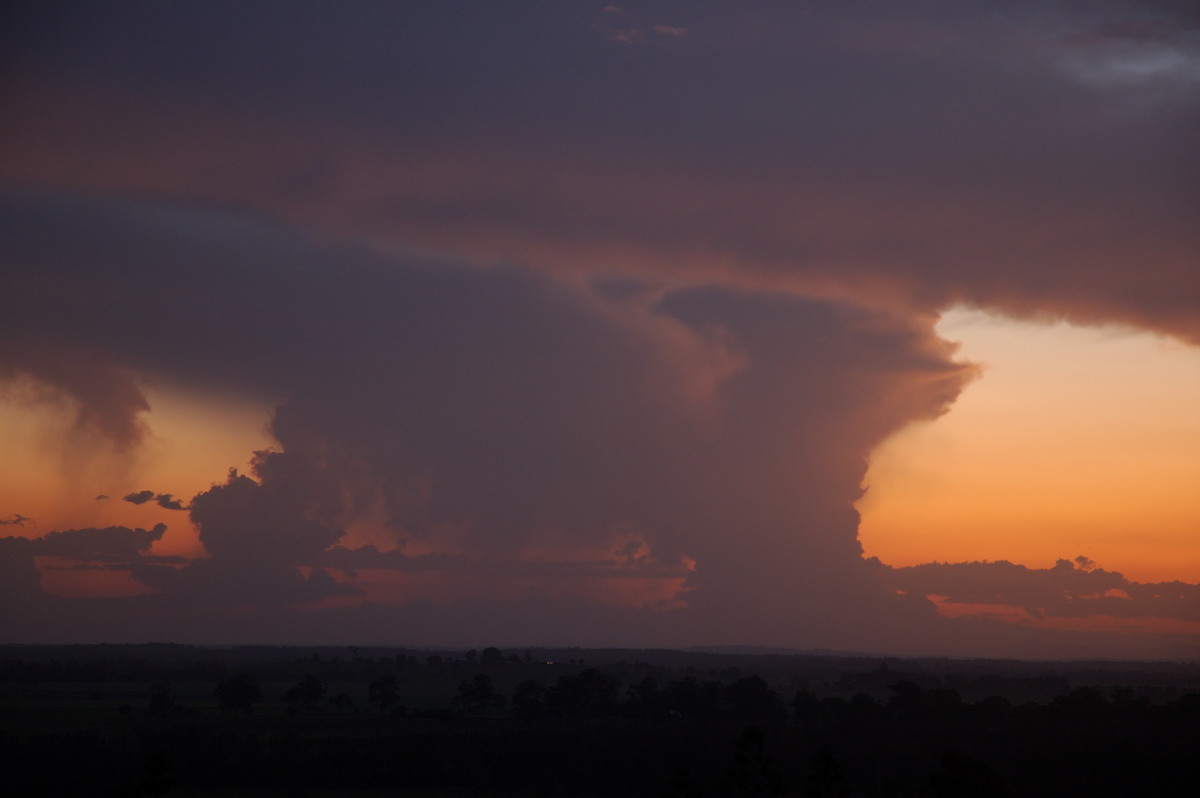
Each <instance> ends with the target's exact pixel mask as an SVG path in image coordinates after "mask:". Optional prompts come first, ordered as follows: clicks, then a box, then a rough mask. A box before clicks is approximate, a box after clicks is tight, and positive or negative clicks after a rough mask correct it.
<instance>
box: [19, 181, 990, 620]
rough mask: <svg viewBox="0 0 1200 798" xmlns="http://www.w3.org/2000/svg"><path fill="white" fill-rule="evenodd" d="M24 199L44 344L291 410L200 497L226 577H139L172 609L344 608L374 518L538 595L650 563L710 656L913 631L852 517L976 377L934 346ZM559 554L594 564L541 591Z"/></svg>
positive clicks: (195, 221)
mask: <svg viewBox="0 0 1200 798" xmlns="http://www.w3.org/2000/svg"><path fill="white" fill-rule="evenodd" d="M14 204H15V205H16V206H17V207H14V208H12V210H13V214H12V215H11V216H10V217H9V218H10V219H11V225H12V226H11V227H10V228H9V232H8V235H9V236H10V237H11V240H14V241H15V240H20V241H25V242H29V241H36V242H37V246H26V247H25V248H24V249H23V251H22V257H21V258H20V259H19V260H18V261H17V267H14V268H11V269H9V270H7V271H6V273H5V274H6V284H5V286H4V288H5V290H6V292H8V295H9V296H13V297H16V298H18V299H20V300H21V301H20V302H19V303H18V304H17V307H20V306H27V307H34V306H36V307H38V308H39V309H40V311H41V312H39V313H33V312H32V311H31V312H29V313H27V314H21V313H20V312H18V313H16V314H12V315H10V316H8V317H6V318H5V319H4V321H3V323H4V324H6V325H8V326H7V329H10V330H18V329H19V330H20V331H21V338H22V340H33V341H36V340H38V338H39V337H40V336H45V337H47V338H54V339H56V340H70V339H72V338H75V339H79V340H87V341H88V342H89V347H91V348H93V349H96V350H97V351H104V352H106V353H107V354H108V355H109V357H111V358H112V359H113V360H114V361H116V362H121V363H123V364H125V366H124V367H126V368H136V369H138V370H144V371H146V372H147V373H153V374H159V375H162V376H163V377H165V378H170V379H172V380H175V381H178V382H181V383H183V384H188V383H189V382H192V383H194V382H198V381H208V382H210V383H217V384H219V385H222V386H225V387H226V388H227V389H228V388H237V389H239V390H243V391H246V392H249V393H251V394H258V395H276V396H284V397H286V399H285V401H284V402H283V403H282V404H281V405H280V406H279V407H278V408H277V410H276V412H275V416H274V419H273V422H272V427H271V431H272V433H273V435H274V436H275V438H276V439H277V441H278V444H279V449H280V450H279V451H274V452H264V453H260V454H259V455H258V457H257V458H256V460H255V462H254V477H255V479H251V478H249V477H246V476H241V475H237V474H231V475H230V476H229V478H228V479H227V480H226V482H225V483H224V484H221V485H217V486H214V487H213V488H212V489H211V490H209V491H206V492H204V493H201V494H200V495H198V496H196V497H194V498H193V499H192V501H191V507H190V512H191V517H192V520H193V521H194V522H195V523H196V525H197V527H198V528H199V530H200V539H201V541H202V542H203V543H204V545H205V547H206V548H207V549H208V550H209V552H210V554H211V555H212V559H211V561H206V562H201V563H197V564H196V565H194V566H191V567H189V568H185V569H182V570H179V571H176V570H174V569H170V571H169V572H168V569H166V568H164V567H159V566H155V567H154V568H151V569H146V570H143V571H140V572H138V573H137V574H136V575H137V576H138V578H140V579H142V580H143V581H145V582H146V584H147V585H149V586H151V587H153V588H155V589H157V590H163V591H164V592H166V593H167V594H168V595H176V594H179V593H180V591H183V592H186V593H187V594H189V595H197V596H198V595H201V594H202V593H204V591H203V590H202V588H201V586H202V585H208V586H209V592H208V593H204V594H205V595H215V594H217V593H218V592H219V585H222V584H233V583H234V582H237V584H238V585H240V587H238V588H237V590H234V589H233V588H232V587H231V588H230V593H231V594H232V593H237V594H238V595H240V596H241V597H242V598H243V599H247V600H248V599H249V597H252V596H255V597H258V599H259V600H260V601H264V602H277V601H279V599H278V597H277V596H274V595H271V590H268V588H272V589H278V591H280V595H287V596H291V597H293V598H297V597H305V598H307V599H312V598H313V597H314V595H315V593H318V592H319V590H318V588H319V589H326V588H329V589H330V590H331V591H332V592H333V593H345V592H347V591H349V590H351V589H350V588H348V587H344V586H340V587H339V586H336V585H333V584H331V583H329V582H327V581H326V582H322V581H319V580H320V577H315V578H314V577H311V576H310V577H309V578H308V579H304V578H302V577H301V576H300V575H299V573H298V571H297V570H296V569H297V568H298V567H300V566H304V567H309V568H316V569H318V570H319V569H321V568H323V567H325V561H326V558H327V557H328V556H331V555H329V554H327V553H326V549H328V548H329V547H330V546H332V545H333V544H335V543H337V542H338V541H339V540H340V539H341V538H342V536H343V535H344V533H345V532H346V530H347V529H348V528H349V527H350V526H351V525H353V523H355V522H358V521H364V520H365V521H369V522H372V523H376V524H379V525H382V526H383V528H385V529H387V530H388V531H389V534H390V535H391V536H392V537H393V540H394V541H395V542H396V543H398V544H400V545H402V546H405V545H409V544H419V545H423V546H427V547H432V548H433V550H434V551H439V550H440V551H442V552H445V553H448V554H453V553H456V552H467V553H469V554H472V555H473V556H477V557H479V558H480V559H479V561H478V562H479V563H481V565H480V567H482V568H485V569H492V570H501V571H503V570H505V568H507V569H508V570H509V571H510V572H511V575H512V577H513V580H516V581H519V578H520V577H522V575H528V574H530V573H533V572H540V573H542V574H543V575H545V576H546V577H547V578H549V577H550V576H554V575H555V574H558V575H562V573H563V572H564V570H570V569H571V568H575V569H576V570H577V571H578V570H579V569H583V570H587V566H585V565H583V563H586V562H587V561H588V559H589V558H591V557H594V555H588V554H584V553H582V552H584V551H599V552H608V554H606V555H604V556H605V557H608V558H610V559H612V558H619V557H620V556H625V555H621V554H619V552H618V553H617V554H613V552H614V551H617V550H618V549H619V547H620V546H622V545H625V544H629V543H633V544H636V545H637V546H641V545H644V546H646V547H647V555H648V556H652V557H653V558H654V560H655V561H657V562H659V563H661V568H662V572H661V575H663V576H668V575H678V576H680V577H682V576H686V577H687V580H688V587H691V588H693V590H692V591H691V592H689V593H688V594H687V595H688V602H689V603H690V604H692V605H693V607H694V610H695V613H696V622H695V623H694V624H692V625H691V626H690V627H689V628H690V629H691V632H690V633H691V634H694V635H695V636H696V638H697V639H711V638H712V637H718V636H720V635H723V634H732V633H734V631H735V630H736V631H737V632H738V633H746V634H749V633H748V632H746V631H745V630H746V628H747V627H746V626H745V621H744V619H745V618H746V617H747V616H751V617H753V618H755V619H756V620H755V621H754V622H753V624H752V625H754V626H755V627H756V629H755V631H754V634H756V635H760V636H769V637H772V638H774V639H779V640H782V639H783V638H784V637H786V636H787V635H791V634H795V633H796V629H798V628H800V627H804V628H809V629H813V630H815V631H816V632H817V633H820V634H824V635H828V636H829V637H830V638H831V639H832V638H836V637H838V636H839V635H841V634H843V631H844V630H843V629H842V627H841V625H840V623H832V622H831V621H830V620H829V618H830V617H832V616H831V613H835V612H836V613H840V614H841V615H839V617H842V616H844V615H845V614H847V613H849V614H853V615H856V616H859V617H861V619H862V621H863V623H867V622H868V620H869V618H870V617H871V616H879V617H881V618H883V617H885V616H886V613H887V606H886V605H887V602H886V600H885V599H886V595H885V594H884V593H883V591H882V590H881V589H880V588H878V587H877V586H876V585H875V584H874V583H873V582H872V576H871V573H870V571H869V569H867V568H865V567H864V565H863V563H862V560H861V557H860V549H859V546H858V542H857V539H856V525H857V515H856V514H855V512H854V510H853V508H852V507H851V503H852V502H853V501H854V500H855V499H857V498H858V496H859V495H860V488H859V484H860V482H861V479H862V476H863V473H864V470H865V455H866V453H867V452H868V451H869V450H870V449H871V448H872V447H873V446H874V445H875V444H877V443H878V442H879V441H880V440H881V439H882V438H883V437H884V436H886V435H887V434H889V433H890V432H891V431H892V430H894V429H896V428H898V427H899V426H901V425H903V424H905V423H907V422H908V421H909V420H911V419H913V418H925V417H930V416H932V415H936V414H937V413H939V412H941V411H942V410H943V409H944V408H945V407H946V406H947V405H948V403H949V402H951V401H952V400H953V398H954V397H955V396H956V395H957V392H958V391H959V390H960V388H961V387H962V385H963V384H964V382H965V381H966V380H967V379H969V378H970V377H971V376H972V374H973V371H972V370H971V369H970V368H968V367H964V366H962V365H958V364H955V363H953V362H952V361H951V359H950V356H951V354H952V348H951V347H950V346H949V345H947V344H945V343H944V342H941V341H939V340H938V339H936V337H935V336H933V335H932V333H931V332H930V330H929V329H928V327H927V326H925V325H922V324H920V323H912V322H909V321H906V320H902V319H897V318H895V317H893V316H890V315H887V314H884V313H880V312H876V311H866V310H862V309H855V308H852V307H849V306H839V305H833V304H829V303H823V302H816V301H812V300H806V299H803V298H799V297H795V296H788V295H782V294H768V293H762V292H755V291H742V290H737V289H731V288H727V287H726V288H721V287H708V288H676V289H673V290H668V291H665V292H664V291H663V290H661V289H656V288H652V287H644V286H643V287H638V286H637V285H636V284H627V285H624V286H622V287H621V290H617V288H615V287H614V286H613V285H611V284H610V285H608V286H607V288H606V289H605V290H604V291H600V290H597V289H594V288H591V287H589V286H588V285H587V284H584V283H581V282H579V281H574V280H560V279H549V278H547V277H544V276H540V275H538V274H537V273H534V272H529V271H526V270H521V269H515V268H501V267H497V268H490V269H477V268H468V267H464V266H462V265H458V264H454V263H452V262H449V261H446V260H441V261H434V260H432V259H429V258H421V257H416V256H413V255H408V254H403V253H401V254H381V253H372V252H371V251H368V250H365V249H362V248H359V247H355V246H349V245H345V244H335V243H331V242H321V241H315V242H314V241H310V240H306V239H305V238H303V237H300V236H297V235H295V234H289V233H287V232H286V231H284V230H281V229H279V228H274V227H271V226H264V225H256V224H252V223H250V222H248V221H246V220H245V219H240V218H237V217H230V216H220V215H211V214H197V213H187V212H183V211H180V210H175V211H170V212H165V213H164V212H162V211H158V210H155V209H152V208H145V207H139V206H136V205H121V206H108V205H102V204H101V205H97V204H74V203H62V202H58V201H52V200H43V201H41V202H37V201H32V200H30V199H28V198H26V199H25V201H24V202H21V203H14ZM66 230H70V234H69V235H65V234H64V231H66ZM18 231H19V234H18ZM94 263H104V264H107V266H106V268H105V269H103V270H96V269H93V268H90V264H94ZM68 276H69V279H67V278H68ZM64 284H65V285H67V286H69V290H67V291H64V290H63V286H64ZM131 285H136V286H138V287H139V290H138V292H136V293H135V292H131V291H129V290H127V288H126V287H127V286H131ZM145 296H152V297H154V301H153V302H150V303H147V302H145V301H143V297H145ZM66 308H69V309H70V312H65V309H66ZM47 311H49V312H47ZM48 319H53V324H51V323H49V321H47V320H48ZM144 329H155V330H160V331H164V332H163V333H162V334H160V335H156V336H146V335H144V334H143V330H144ZM79 398H80V400H81V401H86V396H81V397H79ZM147 493H149V492H147ZM146 498H147V499H148V498H149V496H147V497H146ZM546 548H549V549H550V550H561V551H563V552H566V553H565V554H564V555H563V557H562V558H563V559H564V560H566V561H568V562H575V563H576V565H575V566H564V565H554V564H551V565H548V566H547V567H546V568H542V569H539V568H537V567H534V566H526V567H525V570H524V571H522V570H521V568H522V566H520V564H519V562H518V561H519V560H521V559H530V558H529V557H528V556H527V554H526V552H528V551H531V550H532V551H538V550H541V549H546ZM685 557H686V558H692V559H693V560H695V561H696V562H697V565H696V570H695V572H687V571H686V570H685V569H684V568H683V567H682V565H681V563H683V562H684V558H685ZM613 561H615V560H613ZM649 562H650V561H647V563H649ZM506 564H507V565H506ZM254 567H263V568H265V569H268V570H270V572H271V573H272V574H275V575H276V576H277V577H278V578H277V579H276V578H272V579H265V578H264V579H261V580H258V582H257V583H256V582H254V580H253V579H252V574H253V568H254ZM312 573H316V571H313V572H312ZM315 580H316V581H315ZM513 580H510V582H511V581H513ZM171 585H174V586H176V587H174V588H171V587H170V586H171ZM756 585H757V586H758V587H756ZM764 585H769V586H770V588H769V589H762V586H764ZM334 588H336V590H334ZM530 589H532V590H535V591H536V589H537V588H536V585H533V586H532V587H531V588H530ZM163 601H165V599H163ZM835 626H836V627H838V628H836V629H835V628H833V627H835ZM826 627H829V628H826Z"/></svg>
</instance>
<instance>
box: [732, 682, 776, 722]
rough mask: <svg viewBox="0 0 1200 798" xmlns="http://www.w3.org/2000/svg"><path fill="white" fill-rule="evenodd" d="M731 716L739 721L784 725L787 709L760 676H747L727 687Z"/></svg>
mask: <svg viewBox="0 0 1200 798" xmlns="http://www.w3.org/2000/svg"><path fill="white" fill-rule="evenodd" d="M725 700H726V702H727V704H728V706H729V714H730V716H731V717H733V718H736V719H737V720H745V721H754V722H755V723H783V722H784V721H785V720H787V707H785V706H784V705H783V702H782V701H781V700H780V699H779V696H778V695H776V693H775V691H774V690H772V689H771V688H770V687H768V686H767V683H766V682H765V681H763V679H762V677H759V676H746V677H744V678H741V679H738V680H737V681H736V682H733V683H732V684H729V685H727V686H726V687H725Z"/></svg>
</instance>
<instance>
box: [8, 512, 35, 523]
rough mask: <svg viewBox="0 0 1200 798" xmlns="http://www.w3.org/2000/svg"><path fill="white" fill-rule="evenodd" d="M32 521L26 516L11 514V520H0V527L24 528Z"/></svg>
mask: <svg viewBox="0 0 1200 798" xmlns="http://www.w3.org/2000/svg"><path fill="white" fill-rule="evenodd" d="M32 520H33V519H32V518H30V517H29V516H27V515H21V514H20V513H13V514H12V518H0V526H24V525H25V524H27V523H29V522H30V521H32Z"/></svg>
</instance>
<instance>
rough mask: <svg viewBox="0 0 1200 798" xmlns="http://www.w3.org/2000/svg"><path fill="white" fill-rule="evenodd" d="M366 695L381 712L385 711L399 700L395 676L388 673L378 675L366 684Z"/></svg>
mask: <svg viewBox="0 0 1200 798" xmlns="http://www.w3.org/2000/svg"><path fill="white" fill-rule="evenodd" d="M367 695H369V696H370V698H371V703H372V704H374V705H375V706H377V707H379V711H380V712H381V713H386V712H387V711H388V710H389V709H391V708H392V707H394V706H395V705H396V704H397V703H399V701H400V691H399V689H398V683H397V681H396V677H395V676H392V675H391V674H390V673H389V674H384V675H383V676H380V677H379V678H378V679H376V680H375V681H373V682H371V683H370V684H368V685H367Z"/></svg>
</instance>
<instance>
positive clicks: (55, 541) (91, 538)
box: [0, 524, 167, 562]
mask: <svg viewBox="0 0 1200 798" xmlns="http://www.w3.org/2000/svg"><path fill="white" fill-rule="evenodd" d="M166 531H167V526H166V524H156V525H155V526H154V528H153V529H130V528H129V527H123V526H110V527H103V528H96V527H89V528H85V529H67V530H63V531H59V532H48V533H47V534H45V535H43V536H42V537H40V538H0V540H2V541H4V542H5V543H6V544H7V545H10V546H14V547H23V548H24V549H25V550H27V551H28V552H29V553H30V554H32V555H34V556H42V557H61V558H63V559H69V560H86V561H88V562H130V561H132V560H136V559H138V558H140V557H141V556H142V555H144V554H146V553H147V552H148V551H149V550H150V546H151V545H153V544H154V542H155V541H157V540H161V539H162V536H163V534H164V533H165V532H166ZM22 541H23V542H22Z"/></svg>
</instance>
